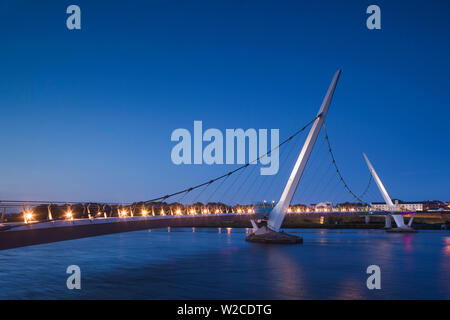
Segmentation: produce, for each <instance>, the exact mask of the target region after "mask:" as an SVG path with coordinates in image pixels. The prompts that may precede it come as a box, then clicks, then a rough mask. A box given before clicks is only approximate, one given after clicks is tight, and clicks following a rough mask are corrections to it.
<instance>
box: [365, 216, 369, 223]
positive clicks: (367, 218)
mask: <svg viewBox="0 0 450 320" xmlns="http://www.w3.org/2000/svg"><path fill="white" fill-rule="evenodd" d="M364 220H365V222H366V224H369V223H370V216H364Z"/></svg>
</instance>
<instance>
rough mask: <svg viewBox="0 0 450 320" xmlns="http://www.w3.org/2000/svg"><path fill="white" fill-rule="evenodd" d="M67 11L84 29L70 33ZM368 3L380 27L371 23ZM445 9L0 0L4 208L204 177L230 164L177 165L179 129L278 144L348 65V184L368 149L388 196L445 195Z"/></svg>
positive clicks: (335, 109)
mask: <svg viewBox="0 0 450 320" xmlns="http://www.w3.org/2000/svg"><path fill="white" fill-rule="evenodd" d="M71 4H76V5H78V6H80V8H81V25H82V29H81V30H68V29H67V28H66V18H67V17H68V14H66V8H67V6H69V5H71ZM371 4H377V5H378V6H379V7H380V8H381V26H382V29H381V30H368V29H367V27H366V19H367V17H368V14H366V8H367V7H368V6H369V5H371ZM449 12H450V2H449V1H443V0H442V1H437V0H434V1H376V2H367V1H331V0H321V1H311V2H310V3H308V4H304V3H300V2H299V1H231V0H226V1H148V0H147V1H136V0H127V1H85V0H74V1H21V0H11V1H9V0H2V1H1V2H0V36H1V39H2V46H1V50H0V61H1V66H2V67H1V77H0V108H1V122H0V124H1V125H0V144H1V149H0V150H1V156H0V199H17V200H32V199H35V200H61V201H66V200H70V201H114V202H121V201H124V202H130V201H139V200H147V199H150V198H153V197H156V196H159V195H164V194H167V193H169V192H172V191H176V190H177V189H180V188H184V187H187V186H189V185H191V184H196V183H201V182H204V181H205V180H208V179H210V178H212V177H214V176H217V175H220V174H222V173H224V172H227V171H229V170H230V169H232V168H235V166H230V165H213V166H208V165H196V166H194V165H180V166H177V165H174V164H173V163H172V161H171V157H170V156H171V149H172V147H173V146H174V145H175V143H174V142H171V141H170V135H171V133H172V131H173V130H175V129H177V128H186V129H189V130H190V131H191V132H192V131H193V122H194V120H202V121H203V126H204V128H205V129H207V128H218V129H220V130H222V131H223V132H225V129H227V128H232V129H234V128H243V129H248V128H256V129H259V128H267V129H271V128H278V129H280V139H283V138H286V137H288V136H289V135H290V134H291V133H293V132H295V131H296V130H297V129H299V128H300V127H302V126H303V125H304V124H306V123H307V122H309V121H310V120H311V119H312V118H314V116H315V115H316V113H317V111H318V109H319V107H320V104H321V102H322V99H323V97H324V95H325V93H326V90H327V88H328V86H329V84H330V81H331V79H332V76H333V74H334V73H335V71H336V70H337V69H342V74H341V78H340V80H339V83H338V85H337V89H336V93H335V95H334V98H333V101H332V104H331V107H330V111H329V113H328V116H327V119H326V124H327V131H328V133H329V136H330V139H331V142H332V143H333V148H334V152H335V157H336V161H337V162H338V164H339V166H340V169H341V171H342V173H343V175H344V177H345V179H346V180H347V182H348V183H349V185H350V186H351V187H352V188H353V189H355V190H356V191H359V192H362V191H363V189H364V187H365V185H366V183H367V178H368V175H369V172H368V169H367V167H366V164H365V163H364V159H363V157H362V152H365V153H366V154H367V155H368V157H369V159H370V160H371V161H372V164H373V165H374V167H375V169H376V170H377V171H378V173H379V175H380V177H381V179H382V180H383V182H384V183H385V185H386V187H387V189H388V191H389V193H390V195H391V196H392V197H394V198H400V199H403V200H409V201H412V200H414V201H419V200H426V199H440V200H444V201H450V188H449V186H448V182H449V181H450V165H449V161H450V160H449V159H450V143H449V135H450V125H449V124H450V90H449V76H450V61H449V57H450V19H448V14H449ZM299 142H300V144H299V145H298V150H297V151H295V155H296V154H298V152H299V151H300V148H301V143H302V142H303V140H300V141H299ZM281 166H284V163H281ZM281 171H282V170H281V167H280V172H281ZM278 180H280V181H279V185H277V186H276V187H275V189H278V190H281V188H282V187H283V185H284V183H285V180H283V179H278ZM281 180H282V181H281ZM300 192H301V189H299V190H298V193H300Z"/></svg>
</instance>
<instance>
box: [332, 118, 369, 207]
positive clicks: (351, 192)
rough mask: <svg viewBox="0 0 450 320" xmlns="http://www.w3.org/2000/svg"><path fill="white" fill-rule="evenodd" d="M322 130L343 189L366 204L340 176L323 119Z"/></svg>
mask: <svg viewBox="0 0 450 320" xmlns="http://www.w3.org/2000/svg"><path fill="white" fill-rule="evenodd" d="M323 130H324V132H325V140H326V141H327V144H328V152H329V153H330V156H331V161H332V163H333V165H334V167H335V169H336V173H337V174H338V176H339V179H340V181H342V183H343V184H344V188H345V189H346V190H347V191H348V192H349V193H350V194H351V195H352V196H353V197H354V198H355V199H356V200H358V202H360V203H362V204H365V205H367V204H368V203H367V202H365V201H363V200H362V199H361V197H359V196H357V195H356V194H355V193H354V192H353V191H352V190H351V189H350V187H349V186H348V184H347V183H346V182H345V180H344V177H343V176H342V174H341V171H340V170H339V168H338V166H337V164H336V160H335V158H334V154H333V150H332V149H331V143H330V139H329V137H328V133H327V129H326V126H325V121H324V122H323ZM371 180H372V179H369V184H368V186H367V187H366V190H365V191H364V192H363V194H365V193H366V192H367V189H368V188H369V185H370V183H371Z"/></svg>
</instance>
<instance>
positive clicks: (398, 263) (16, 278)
mask: <svg viewBox="0 0 450 320" xmlns="http://www.w3.org/2000/svg"><path fill="white" fill-rule="evenodd" d="M249 231H250V230H249V229H225V228H222V229H217V228H204V229H200V228H197V229H194V230H193V229H171V230H170V232H168V230H167V229H160V230H152V231H137V232H130V233H122V234H114V235H107V236H101V237H95V238H87V239H79V240H72V241H66V242H59V243H53V244H46V245H39V246H34V247H26V248H19V249H13V250H7V251H0V268H1V269H0V299H80V298H82V299H361V298H362V299H389V298H397V299H450V232H448V231H420V232H419V233H417V234H409V235H405V234H387V233H385V232H384V231H382V230H376V231H375V230H319V229H295V230H287V231H289V232H290V233H293V234H297V235H301V236H303V237H304V244H303V245H263V244H254V243H247V242H245V241H244V238H245V236H246V233H248V232H249ZM72 264H75V265H78V266H80V268H81V277H82V288H81V290H68V289H67V287H66V279H67V277H68V276H69V275H68V274H66V268H67V266H69V265H72ZM372 264H375V265H379V266H380V268H381V285H382V289H381V290H368V289H367V287H366V279H367V277H368V275H367V274H366V268H367V267H368V266H369V265H372Z"/></svg>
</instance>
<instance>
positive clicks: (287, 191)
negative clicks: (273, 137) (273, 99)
mask: <svg viewBox="0 0 450 320" xmlns="http://www.w3.org/2000/svg"><path fill="white" fill-rule="evenodd" d="M340 74H341V70H338V71H336V73H335V74H334V77H333V80H332V81H331V84H330V87H329V88H328V91H327V94H326V95H325V98H324V99H323V102H322V105H321V106H320V109H319V112H318V113H317V118H316V120H315V121H314V123H313V125H312V126H311V129H310V130H309V133H308V137H307V138H306V140H305V143H304V145H303V148H302V150H301V152H300V154H299V156H298V158H297V161H296V162H295V165H294V168H293V169H292V172H291V175H290V177H289V180H288V182H287V184H286V187H285V188H284V191H283V193H282V194H281V198H280V200H279V201H278V203H277V205H276V206H275V208H273V210H272V211H271V212H270V215H269V220H268V222H267V227H268V228H269V229H270V230H272V231H276V232H279V231H280V227H281V225H282V223H283V220H284V217H285V216H286V212H287V209H288V207H289V205H290V204H291V201H292V198H293V196H294V194H295V191H296V190H297V187H298V184H299V182H300V178H301V177H302V175H303V171H304V170H305V167H306V164H307V162H308V159H309V156H310V155H311V151H312V149H313V147H314V144H315V142H316V140H317V136H318V135H319V132H320V129H321V128H322V126H323V122H324V120H325V117H326V115H327V112H328V108H329V107H330V103H331V99H332V98H333V94H334V90H335V89H336V84H337V81H338V79H339V76H340Z"/></svg>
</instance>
